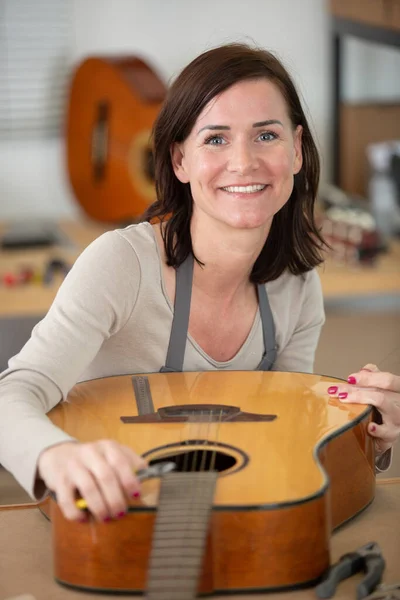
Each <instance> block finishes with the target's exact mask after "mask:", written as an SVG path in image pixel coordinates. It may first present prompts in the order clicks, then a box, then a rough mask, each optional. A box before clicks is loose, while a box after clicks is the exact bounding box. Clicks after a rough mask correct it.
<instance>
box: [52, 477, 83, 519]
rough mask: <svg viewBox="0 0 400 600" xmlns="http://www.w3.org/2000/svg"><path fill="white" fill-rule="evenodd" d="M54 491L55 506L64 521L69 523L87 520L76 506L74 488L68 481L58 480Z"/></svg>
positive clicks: (64, 479) (65, 479)
mask: <svg viewBox="0 0 400 600" xmlns="http://www.w3.org/2000/svg"><path fill="white" fill-rule="evenodd" d="M54 491H55V494H56V498H57V504H58V505H59V507H60V509H61V512H62V513H63V515H64V516H65V518H66V519H68V520H69V521H86V520H87V517H86V515H85V514H84V513H83V512H82V511H81V510H80V509H79V508H78V507H77V506H76V503H75V488H74V485H73V484H72V482H71V481H70V480H69V479H67V478H63V479H60V480H59V481H58V482H57V485H56V486H55V490H54Z"/></svg>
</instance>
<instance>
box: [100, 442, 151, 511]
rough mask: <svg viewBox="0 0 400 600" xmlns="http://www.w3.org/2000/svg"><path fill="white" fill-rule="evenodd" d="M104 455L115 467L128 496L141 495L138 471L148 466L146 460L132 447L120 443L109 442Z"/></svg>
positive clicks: (121, 485) (120, 483) (136, 496)
mask: <svg viewBox="0 0 400 600" xmlns="http://www.w3.org/2000/svg"><path fill="white" fill-rule="evenodd" d="M103 451H104V456H105V458H106V460H107V462H108V463H109V464H110V465H111V467H112V468H113V470H114V472H115V474H116V477H117V478H118V481H119V485H120V487H121V489H122V491H123V493H124V494H125V497H126V498H129V499H130V498H138V497H139V496H140V482H139V479H138V477H137V475H136V471H138V470H139V469H142V468H144V467H145V466H146V462H145V461H144V460H143V459H142V458H141V457H140V456H138V455H137V454H135V453H134V452H133V451H132V450H131V449H130V448H128V447H124V446H120V445H119V444H114V443H111V444H107V445H106V446H105V447H104V450H103Z"/></svg>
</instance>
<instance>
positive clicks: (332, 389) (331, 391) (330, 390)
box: [328, 385, 338, 394]
mask: <svg viewBox="0 0 400 600" xmlns="http://www.w3.org/2000/svg"><path fill="white" fill-rule="evenodd" d="M337 391H338V388H337V385H332V386H331V387H328V394H336V392H337Z"/></svg>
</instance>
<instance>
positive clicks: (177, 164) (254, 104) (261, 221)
mask: <svg viewBox="0 0 400 600" xmlns="http://www.w3.org/2000/svg"><path fill="white" fill-rule="evenodd" d="M301 135H302V128H301V126H298V127H297V129H296V130H293V126H292V123H291V121H290V118H289V115H288V111H287V106H286V102H285V100H284V98H283V96H282V94H281V92H280V91H279V89H278V87H277V86H276V85H275V84H274V83H272V82H271V81H268V80H267V79H255V80H249V81H241V82H239V83H236V84H235V85H233V86H232V87H230V88H228V89H227V90H225V91H224V92H223V93H221V94H220V95H219V96H217V97H215V98H214V99H213V100H211V101H210V102H209V104H208V105H207V106H206V107H205V108H204V109H203V111H202V112H201V114H200V115H199V117H198V119H197V121H196V123H195V125H194V127H193V129H192V131H191V133H190V135H189V136H188V138H187V139H186V140H185V141H184V142H182V143H180V144H174V146H173V148H172V153H171V154H172V162H173V166H174V171H175V175H176V176H177V177H178V179H179V180H180V181H181V182H182V183H189V184H190V188H191V192H192V196H193V201H194V206H193V215H194V216H196V217H197V218H199V217H201V216H202V215H203V216H204V215H207V216H208V217H209V218H212V219H214V220H217V221H220V222H222V223H225V224H226V225H229V226H231V227H233V228H241V229H250V228H259V227H267V226H269V225H270V223H271V221H272V218H273V216H274V214H275V213H277V212H278V211H279V210H280V208H282V206H283V205H284V204H285V203H286V202H287V200H288V199H289V197H290V194H291V193H292V190H293V183H294V175H295V174H296V173H298V172H299V171H300V169H301V166H302V152H301Z"/></svg>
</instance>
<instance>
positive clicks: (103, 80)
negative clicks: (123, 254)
mask: <svg viewBox="0 0 400 600" xmlns="http://www.w3.org/2000/svg"><path fill="white" fill-rule="evenodd" d="M165 93H166V88H165V86H164V84H163V82H162V81H161V80H160V79H159V77H158V76H157V75H156V74H155V73H154V71H153V70H152V69H151V67H150V66H149V65H147V64H146V63H145V62H144V61H143V60H141V59H139V58H137V57H134V56H113V57H90V58H87V59H86V60H84V61H83V62H82V63H81V64H80V65H79V66H78V68H77V70H76V71H75V73H74V75H73V79H72V83H71V89H70V93H69V103H68V114H67V130H66V150H67V170H68V176H69V180H70V183H71V185H72V188H73V191H74V194H75V197H76V199H77V201H78V202H79V204H80V205H81V206H82V208H83V209H84V211H85V212H86V213H87V215H88V216H90V217H92V218H93V219H95V220H98V221H103V222H118V223H123V222H132V221H134V220H135V219H136V218H137V217H138V216H139V215H140V214H141V213H142V212H143V211H144V210H145V209H146V208H147V207H148V205H149V204H151V203H152V202H153V201H154V200H155V186H154V172H153V154H152V149H151V143H150V134H151V129H152V126H153V123H154V121H155V119H156V117H157V114H158V112H159V110H160V107H161V104H162V101H163V99H164V97H165Z"/></svg>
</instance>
